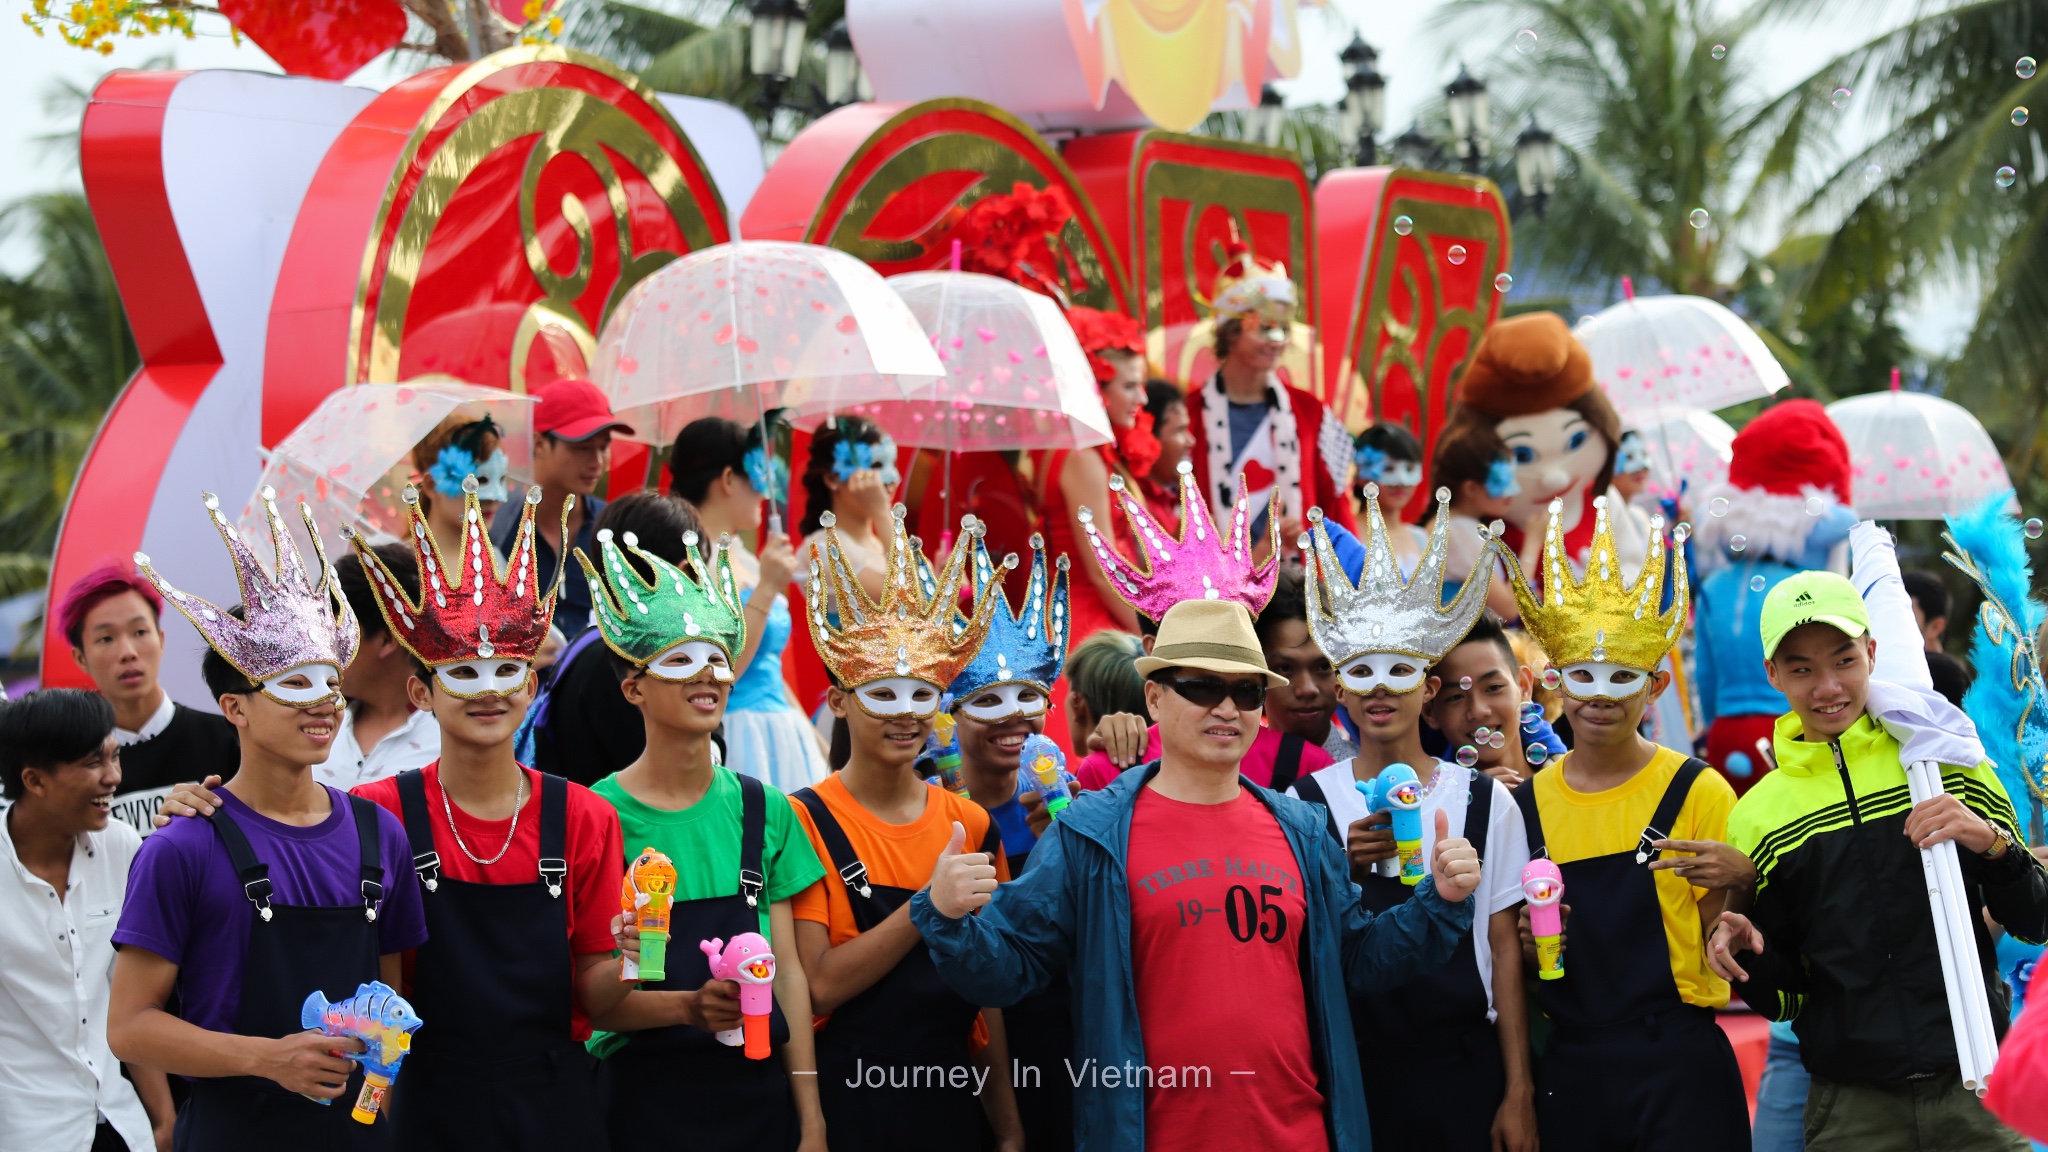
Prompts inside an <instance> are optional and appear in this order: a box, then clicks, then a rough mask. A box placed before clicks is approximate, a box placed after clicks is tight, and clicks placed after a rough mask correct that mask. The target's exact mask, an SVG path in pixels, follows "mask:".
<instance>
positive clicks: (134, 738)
mask: <svg viewBox="0 0 2048 1152" xmlns="http://www.w3.org/2000/svg"><path fill="white" fill-rule="evenodd" d="M177 711H178V706H177V704H176V703H174V702H173V701H172V700H171V698H170V697H169V696H168V695H166V696H165V697H164V699H163V703H161V704H158V705H157V706H156V711H155V712H153V713H151V714H150V717H149V719H148V720H146V721H144V722H143V725H142V728H141V730H140V731H136V732H130V731H129V730H127V729H126V728H116V729H114V743H116V744H118V745H120V746H121V747H123V748H126V747H127V746H129V745H130V744H140V743H142V742H143V741H144V740H154V739H156V738H157V737H159V736H161V735H163V734H164V729H166V728H169V727H170V726H171V717H172V716H174V715H176V714H177Z"/></svg>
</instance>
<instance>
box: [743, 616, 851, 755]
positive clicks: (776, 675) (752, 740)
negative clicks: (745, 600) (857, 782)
mask: <svg viewBox="0 0 2048 1152" xmlns="http://www.w3.org/2000/svg"><path fill="white" fill-rule="evenodd" d="M789 631H790V615H789V598H788V597H786V596H777V597H776V598H775V604H774V606H773V607H772V608H770V609H769V610H768V622H767V623H766V624H765V625H763V626H762V632H761V644H760V647H758V648H756V649H755V650H754V660H753V663H751V664H748V665H747V670H746V671H745V672H742V673H740V678H739V679H738V680H737V681H735V682H734V683H733V686H732V695H731V697H730V699H729V700H728V701H727V703H726V706H725V758H726V766H727V767H729V768H731V769H732V770H733V771H735V772H744V773H746V774H747V775H749V776H755V777H759V778H760V779H761V780H762V781H763V782H765V783H768V784H772V785H774V786H775V787H776V788H778V789H780V790H781V791H782V792H784V793H790V792H794V791H796V790H797V789H799V788H808V787H810V786H811V785H813V784H816V783H818V782H819V781H821V780H823V779H824V778H825V777H826V776H827V775H828V774H829V773H828V772H827V770H826V767H825V754H824V752H823V751H822V750H821V749H820V748H819V747H818V738H817V736H816V735H815V734H814V730H813V729H812V727H811V723H810V721H809V719H807V718H806V717H805V716H804V714H803V713H802V712H800V711H798V710H797V706H796V705H795V704H793V703H791V702H790V700H789V693H788V690H787V689H786V688H785V687H784V686H783V682H782V650H783V649H784V648H786V647H788V646H789Z"/></svg>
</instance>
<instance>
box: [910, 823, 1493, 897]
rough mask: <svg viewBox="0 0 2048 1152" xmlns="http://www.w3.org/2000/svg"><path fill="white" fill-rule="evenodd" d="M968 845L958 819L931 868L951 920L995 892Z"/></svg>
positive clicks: (985, 862)
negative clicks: (944, 848) (944, 846)
mask: <svg viewBox="0 0 2048 1152" xmlns="http://www.w3.org/2000/svg"><path fill="white" fill-rule="evenodd" d="M966 845H967V829H966V828H964V827H962V826H961V824H960V822H959V821H958V820H955V821H953V838H952V839H951V840H949V841H947V842H946V850H945V851H944V852H941V853H939V862H938V863H937V864H935V865H933V866H932V879H931V885H930V887H931V894H932V907H934V908H936V909H938V910H939V915H941V916H944V917H945V918H946V919H948V920H958V919H959V918H961V917H962V916H965V915H967V914H968V913H969V912H972V911H974V910H975V909H976V908H979V907H981V906H982V905H984V904H986V903H988V902H989V898H990V896H991V895H993V894H994V892H995V890H996V862H995V860H994V859H992V858H991V857H990V856H989V854H988V853H986V852H962V851H961V850H960V849H962V848H964V847H966ZM1475 867H1476V865H1475Z"/></svg>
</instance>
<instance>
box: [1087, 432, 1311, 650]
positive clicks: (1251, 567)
mask: <svg viewBox="0 0 2048 1152" xmlns="http://www.w3.org/2000/svg"><path fill="white" fill-rule="evenodd" d="M1194 472H1195V470H1194V465H1192V464H1190V463H1188V462H1187V461H1185V460H1183V461H1181V462H1180V536H1179V537H1177V538H1175V537H1169V536H1168V535H1167V533H1166V529H1165V528H1163V527H1161V526H1160V524H1159V521H1157V520H1155V519H1153V518H1152V513H1151V510H1149V509H1147V508H1146V507H1145V502H1144V501H1143V500H1142V499H1140V498H1139V497H1138V494H1137V493H1135V492H1130V491H1127V490H1126V489H1125V488H1124V482H1123V477H1121V476H1116V475H1112V476H1110V478H1109V487H1110V501H1111V502H1112V503H1120V504H1121V505H1122V506H1123V510H1124V519H1126V520H1128V521H1129V522H1130V525H1131V535H1132V536H1133V537H1134V538H1135V539H1136V540H1137V541H1138V551H1139V553H1140V555H1141V556H1142V558H1143V560H1144V564H1145V570H1144V571H1142V572H1141V571H1139V570H1138V566H1137V565H1136V564H1133V563H1131V562H1130V561H1128V560H1125V559H1124V558H1123V557H1122V556H1119V555H1117V552H1116V549H1115V548H1113V547H1111V546H1110V543H1109V541H1108V540H1107V539H1106V538H1104V536H1103V535H1102V533H1101V532H1100V531H1098V530H1097V529H1096V527H1095V514H1094V513H1093V512H1092V511H1090V510H1089V509H1088V508H1086V507H1083V508H1082V509H1081V527H1082V528H1084V529H1086V530H1087V532H1088V545H1089V547H1091V548H1093V549H1094V550H1095V559H1096V562H1097V563H1099V564H1101V565H1102V570H1103V571H1104V572H1105V573H1107V574H1108V575H1109V584H1110V587H1112V588H1114V589H1116V594H1117V595H1118V596H1119V597H1120V598H1122V600H1123V602H1124V603H1126V604H1129V605H1130V606H1131V607H1132V608H1133V609H1135V610H1137V611H1138V612H1140V613H1143V614H1144V615H1145V616H1146V618H1148V619H1151V620H1158V619H1160V618H1161V617H1163V616H1165V615H1166V610H1167V609H1168V608H1171V607H1173V606H1174V605H1175V604H1178V603H1180V602H1181V601H1183V600H1235V601H1237V602H1238V603H1240V604H1242V605H1244V606H1245V607H1246V608H1247V609H1249V610H1250V611H1251V614H1252V616H1253V617H1254V618H1256V617H1257V616H1258V614H1259V613H1260V612H1262V611H1264V610H1265V607H1266V602H1267V601H1268V600H1271V599H1272V598H1273V586H1274V584H1275V583H1276V582H1277V581H1278V579H1279V575H1280V561H1279V549H1278V548H1276V547H1272V543H1273V539H1274V534H1275V533H1276V532H1278V531H1279V527H1280V494H1279V492H1278V491H1275V492H1274V493H1273V495H1272V497H1271V498H1270V500H1269V501H1268V507H1267V510H1266V540H1267V544H1268V547H1269V553H1270V554H1269V555H1268V556H1267V557H1266V562H1265V563H1264V564H1256V565H1255V564H1253V563H1252V546H1251V519H1250V518H1249V517H1248V516H1246V515H1245V487H1244V474H1243V473H1241V472H1240V473H1239V474H1238V477H1237V499H1236V501H1234V502H1233V509H1232V512H1231V516H1230V536H1229V538H1228V539H1225V537H1224V535H1223V534H1222V533H1221V532H1218V531H1217V530H1216V522H1215V520H1213V519H1211V518H1210V516H1209V505H1208V502H1207V501H1205V500H1204V499H1202V493H1201V491H1200V490H1199V489H1197V488H1196V487H1195V475H1194Z"/></svg>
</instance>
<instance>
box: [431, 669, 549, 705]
mask: <svg viewBox="0 0 2048 1152" xmlns="http://www.w3.org/2000/svg"><path fill="white" fill-rule="evenodd" d="M532 675H533V666H532V665H530V664H528V663H527V662H526V661H524V660H464V661H463V662H462V663H460V664H443V665H441V666H440V667H439V668H436V669H434V680H435V682H437V683H438V684H440V685H441V691H443V692H446V693H447V694H449V695H450V696H453V697H455V698H456V699H458V700H474V699H476V698H477V697H479V696H510V695H512V694H513V693H515V692H517V691H519V690H520V689H521V688H523V687H525V686H526V681H527V678H528V677H530V676H532Z"/></svg>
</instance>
